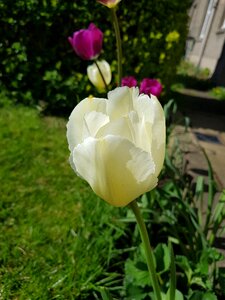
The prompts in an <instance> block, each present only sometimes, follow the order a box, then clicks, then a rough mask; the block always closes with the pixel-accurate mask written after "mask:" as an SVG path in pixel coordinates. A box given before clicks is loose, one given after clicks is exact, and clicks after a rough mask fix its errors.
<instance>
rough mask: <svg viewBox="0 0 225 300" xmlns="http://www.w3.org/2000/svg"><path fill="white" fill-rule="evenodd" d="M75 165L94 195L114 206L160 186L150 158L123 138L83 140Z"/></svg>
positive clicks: (75, 152)
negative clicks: (157, 185)
mask: <svg viewBox="0 0 225 300" xmlns="http://www.w3.org/2000/svg"><path fill="white" fill-rule="evenodd" d="M73 162H74V164H75V166H76V170H77V172H78V173H79V174H80V176H81V177H83V178H84V179H85V180H86V181H87V182H88V183H89V184H90V186H91V187H92V189H93V190H94V192H95V193H96V194H97V195H98V196H100V197H101V198H103V199H104V200H105V201H107V202H109V203H110V204H112V205H114V206H125V205H127V204H128V203H130V202H131V201H133V200H134V199H135V198H137V197H138V196H140V195H141V194H143V193H145V192H147V191H149V190H151V189H152V188H153V187H155V186H156V184H157V178H156V177H155V176H154V169H155V166H154V162H153V161H152V159H151V156H150V155H149V154H148V153H147V152H144V151H143V150H141V149H138V148H137V147H135V145H134V144H132V143H131V142H130V141H128V140H126V139H123V138H121V137H117V136H112V135H111V136H106V137H105V138H101V139H94V138H88V139H86V140H84V142H83V143H82V144H80V145H78V146H77V147H75V149H74V151H73Z"/></svg>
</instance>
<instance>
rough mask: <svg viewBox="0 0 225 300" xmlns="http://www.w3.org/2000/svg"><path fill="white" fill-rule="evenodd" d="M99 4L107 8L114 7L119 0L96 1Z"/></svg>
mask: <svg viewBox="0 0 225 300" xmlns="http://www.w3.org/2000/svg"><path fill="white" fill-rule="evenodd" d="M97 1H98V2H99V3H101V4H103V5H105V6H107V7H108V8H113V7H115V6H116V5H117V4H118V3H119V2H120V1H121V0H97Z"/></svg>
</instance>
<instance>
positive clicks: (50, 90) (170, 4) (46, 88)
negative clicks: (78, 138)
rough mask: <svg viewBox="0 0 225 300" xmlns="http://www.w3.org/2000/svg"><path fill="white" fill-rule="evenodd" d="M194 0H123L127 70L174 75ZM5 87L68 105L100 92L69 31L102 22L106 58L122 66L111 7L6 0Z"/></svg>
mask: <svg viewBox="0 0 225 300" xmlns="http://www.w3.org/2000/svg"><path fill="white" fill-rule="evenodd" d="M189 5H190V0H184V1H179V0H173V1H167V0H157V1H153V0H142V1H129V2H128V1H127V0H123V1H121V2H120V5H119V9H118V17H119V23H120V26H121V35H122V39H123V52H124V61H123V64H124V76H125V75H135V76H136V77H137V78H138V79H139V80H141V79H142V78H143V77H155V78H159V79H161V81H162V83H163V84H164V86H165V87H168V86H169V85H170V83H171V82H172V80H173V74H175V68H176V65H177V64H178V62H179V60H180V58H181V56H182V55H183V51H184V45H185V40H186V34H187V20H188V16H187V9H188V7H189ZM0 11H1V20H0V35H1V37H2V38H1V42H0V68H1V71H0V87H1V91H3V90H4V91H6V93H8V94H9V95H10V98H11V99H12V100H14V101H17V102H23V103H26V104H28V105H33V104H35V105H36V104H38V103H39V102H40V101H41V102H44V103H46V104H47V105H46V107H47V108H48V109H49V110H51V111H52V112H67V111H70V110H71V109H72V108H73V107H74V105H75V104H76V103H77V102H78V101H79V100H81V99H83V98H84V97H86V96H87V95H89V94H95V95H97V92H96V90H95V89H94V88H93V87H92V86H91V84H90V83H89V82H88V78H87V76H86V67H87V64H88V63H87V62H85V61H82V60H81V59H80V58H79V57H77V56H76V55H75V53H74V52H73V50H72V49H71V47H70V45H69V43H68V41H67V37H68V36H70V35H72V33H73V32H74V31H76V30H79V29H81V28H87V27H88V25H89V23H90V22H94V23H95V24H96V25H97V26H98V27H99V28H101V30H102V31H103V32H104V33H105V37H104V47H103V50H104V51H103V53H102V55H101V58H104V59H106V60H107V61H108V62H109V63H110V64H111V66H112V70H113V71H114V81H113V84H112V86H111V87H114V86H116V78H115V74H116V72H115V71H116V61H115V60H116V53H115V36H114V32H113V27H112V25H111V20H110V11H109V9H108V8H106V7H103V6H102V5H100V4H99V3H97V2H96V1H94V0H93V1H88V0H82V1H81V0H76V1H69V0H65V1H62V0H26V1H25V0H17V1H13V0H2V1H1V2H0Z"/></svg>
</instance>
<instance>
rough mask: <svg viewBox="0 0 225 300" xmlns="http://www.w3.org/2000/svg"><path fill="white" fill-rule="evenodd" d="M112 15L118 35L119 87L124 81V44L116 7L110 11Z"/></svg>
mask: <svg viewBox="0 0 225 300" xmlns="http://www.w3.org/2000/svg"><path fill="white" fill-rule="evenodd" d="M110 10H111V14H112V21H113V26H114V30H115V35H116V45H117V63H118V85H119V86H121V80H122V43H121V37H120V28H119V23H118V18H117V14H116V7H113V8H111V9H110Z"/></svg>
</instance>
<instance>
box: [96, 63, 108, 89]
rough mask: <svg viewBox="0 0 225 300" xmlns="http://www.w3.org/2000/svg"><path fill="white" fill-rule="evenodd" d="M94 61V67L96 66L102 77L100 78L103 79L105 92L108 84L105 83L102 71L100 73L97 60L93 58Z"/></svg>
mask: <svg viewBox="0 0 225 300" xmlns="http://www.w3.org/2000/svg"><path fill="white" fill-rule="evenodd" d="M94 63H95V64H96V67H97V68H98V71H99V73H100V75H101V77H102V80H103V82H104V86H105V89H106V92H108V85H107V83H106V81H105V77H104V75H103V73H102V70H101V69H100V67H99V64H98V62H97V60H94Z"/></svg>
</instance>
